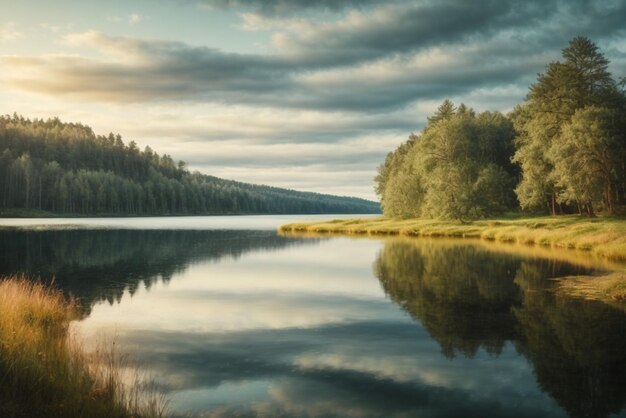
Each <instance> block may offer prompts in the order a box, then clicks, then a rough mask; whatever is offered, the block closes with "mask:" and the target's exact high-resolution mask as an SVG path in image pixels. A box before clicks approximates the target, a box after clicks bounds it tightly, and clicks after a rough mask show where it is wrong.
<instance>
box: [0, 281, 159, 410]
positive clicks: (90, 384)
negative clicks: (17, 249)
mask: <svg viewBox="0 0 626 418" xmlns="http://www.w3.org/2000/svg"><path fill="white" fill-rule="evenodd" d="M77 315H78V309H77V306H76V305H75V304H74V303H73V301H71V300H68V299H67V298H65V297H64V296H63V295H62V294H61V293H60V292H59V291H57V290H54V289H52V288H50V287H48V286H44V285H42V284H39V283H36V282H32V281H29V280H27V279H26V278H24V277H15V276H13V277H0V416H2V417H6V418H9V417H70V418H71V417H94V418H96V417H111V418H126V417H161V416H164V414H165V411H164V409H165V408H164V403H163V402H162V401H161V400H160V399H159V398H158V397H157V396H156V395H152V396H145V392H144V390H143V388H142V384H143V383H142V382H141V381H140V379H139V378H138V377H136V376H135V377H133V378H131V379H128V378H127V377H126V376H122V370H124V369H125V365H124V363H123V362H122V361H121V359H122V358H121V357H120V356H119V355H118V354H116V352H115V351H114V350H113V349H112V348H109V349H104V350H102V349H100V350H97V351H96V352H95V353H89V354H88V353H86V352H85V350H84V349H83V347H82V345H81V344H80V343H79V342H77V340H76V339H75V338H72V336H71V335H70V333H69V331H68V327H69V323H70V321H71V320H72V319H75V318H77Z"/></svg>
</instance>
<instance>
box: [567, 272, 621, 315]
mask: <svg viewBox="0 0 626 418" xmlns="http://www.w3.org/2000/svg"><path fill="white" fill-rule="evenodd" d="M557 291H558V292H559V293H561V294H565V295H568V296H574V297H580V298H584V299H588V300H599V301H602V302H605V303H609V304H613V305H618V306H620V307H623V308H626V272H613V273H610V274H607V275H604V276H571V277H564V278H560V279H558V284H557Z"/></svg>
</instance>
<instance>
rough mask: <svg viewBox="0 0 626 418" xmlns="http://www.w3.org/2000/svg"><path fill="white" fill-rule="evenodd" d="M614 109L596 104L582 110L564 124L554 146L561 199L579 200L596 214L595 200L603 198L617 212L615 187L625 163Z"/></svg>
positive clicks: (572, 201)
mask: <svg viewBox="0 0 626 418" xmlns="http://www.w3.org/2000/svg"><path fill="white" fill-rule="evenodd" d="M618 120H619V115H618V114H616V112H615V111H614V110H609V109H606V108H599V107H595V106H590V107H585V108H583V109H580V110H578V111H577V112H576V113H575V114H574V116H573V117H572V119H571V121H570V122H569V123H567V124H565V125H564V127H563V131H562V133H561V135H560V136H559V137H558V138H557V139H556V140H555V141H554V144H553V145H552V148H551V149H550V153H549V155H550V157H551V159H552V160H553V161H554V178H555V179H556V181H557V186H559V187H560V193H559V196H558V199H559V200H560V201H563V202H566V203H578V204H581V205H583V206H584V207H585V209H586V211H587V213H588V214H589V215H591V216H593V214H594V212H593V203H594V202H603V205H604V207H605V208H606V210H607V212H609V213H612V212H613V202H614V200H615V199H614V196H615V194H614V190H613V184H615V181H616V178H617V177H618V174H619V169H620V168H621V164H622V163H623V159H622V157H623V147H624V144H623V141H622V139H623V138H622V137H620V135H619V132H620V130H619V128H618V126H616V121H618Z"/></svg>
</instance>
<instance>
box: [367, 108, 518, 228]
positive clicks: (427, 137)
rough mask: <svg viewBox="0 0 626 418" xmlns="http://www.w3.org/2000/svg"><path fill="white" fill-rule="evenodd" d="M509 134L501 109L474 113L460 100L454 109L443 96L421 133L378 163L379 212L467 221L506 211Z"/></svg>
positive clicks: (509, 184)
mask: <svg viewBox="0 0 626 418" xmlns="http://www.w3.org/2000/svg"><path fill="white" fill-rule="evenodd" d="M513 135H514V130H513V125H512V124H511V122H510V121H509V120H508V119H507V118H506V117H504V116H503V115H502V114H500V113H497V112H493V113H492V112H484V113H481V114H479V115H478V116H477V115H476V114H475V113H474V112H473V111H472V110H471V109H468V108H467V107H466V106H465V105H461V106H460V107H459V111H455V110H454V105H453V104H452V102H450V101H448V100H446V101H445V102H444V103H443V104H442V105H441V106H440V107H439V109H438V111H437V114H436V115H435V116H434V117H432V118H429V125H428V126H427V127H426V129H424V131H423V132H422V134H421V135H420V136H412V137H411V138H410V139H409V141H407V142H406V143H404V144H402V145H401V146H400V147H398V148H397V149H396V150H395V151H394V152H393V153H391V154H389V155H388V157H387V159H386V160H385V163H384V165H382V166H381V168H380V171H379V173H380V174H379V176H378V177H377V178H376V181H377V192H379V195H380V194H381V193H380V191H382V192H383V193H382V196H381V197H382V208H383V212H384V213H385V215H387V216H391V217H396V218H406V217H418V216H426V217H433V218H452V219H459V220H469V219H474V218H480V217H484V216H489V215H492V214H496V213H500V212H502V211H504V210H506V209H507V208H509V207H511V205H512V204H513V199H514V198H513V196H512V182H513V174H514V173H515V171H516V169H515V167H513V166H512V164H511V162H510V158H511V153H512V150H513V146H512V143H511V141H512V138H513Z"/></svg>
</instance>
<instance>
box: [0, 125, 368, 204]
mask: <svg viewBox="0 0 626 418" xmlns="http://www.w3.org/2000/svg"><path fill="white" fill-rule="evenodd" d="M16 208H18V209H26V210H29V209H37V210H44V211H48V212H53V213H59V214H76V215H188V214H240V213H247V214H268V213H309V214H311V213H378V212H379V211H380V208H379V206H378V204H377V203H375V202H370V201H367V200H363V199H357V198H351V197H339V196H331V195H324V194H318V193H307V192H297V191H293V190H287V189H281V188H275V187H269V186H261V185H253V184H247V183H241V182H237V181H231V180H224V179H220V178H217V177H213V176H208V175H204V174H201V173H199V172H190V171H189V170H187V169H186V164H185V163H184V162H182V161H179V162H175V161H174V160H173V159H172V157H170V156H169V155H159V154H157V153H156V152H154V151H153V150H152V149H151V148H150V147H149V146H148V147H145V149H144V150H143V151H141V150H140V149H139V148H138V147H137V144H136V143H135V142H134V141H130V142H129V143H128V144H125V143H124V141H123V140H122V138H121V136H120V135H114V134H112V133H111V134H109V135H108V136H102V135H96V134H94V132H93V131H92V129H91V128H89V127H88V126H84V125H82V124H80V123H63V122H61V121H60V120H59V119H58V118H53V119H48V120H40V119H34V120H29V119H25V118H24V117H22V116H19V115H15V114H14V115H13V116H0V211H1V210H2V209H16Z"/></svg>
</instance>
